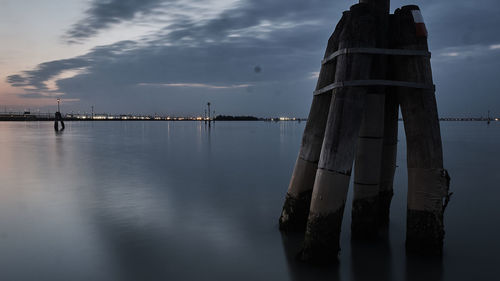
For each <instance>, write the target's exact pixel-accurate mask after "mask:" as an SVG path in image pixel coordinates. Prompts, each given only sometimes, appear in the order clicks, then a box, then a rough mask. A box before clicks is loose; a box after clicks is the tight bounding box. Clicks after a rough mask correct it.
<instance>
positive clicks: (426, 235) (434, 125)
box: [392, 5, 450, 255]
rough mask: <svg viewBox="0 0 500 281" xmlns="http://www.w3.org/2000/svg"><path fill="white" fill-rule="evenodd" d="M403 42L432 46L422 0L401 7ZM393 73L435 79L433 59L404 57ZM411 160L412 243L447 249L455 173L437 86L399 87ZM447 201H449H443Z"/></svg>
mask: <svg viewBox="0 0 500 281" xmlns="http://www.w3.org/2000/svg"><path fill="white" fill-rule="evenodd" d="M395 16H396V19H397V23H396V24H397V26H399V32H396V33H395V34H396V36H397V39H395V41H396V42H397V46H396V47H397V48H400V49H409V50H424V51H427V50H428V47H427V30H426V28H425V25H424V23H423V19H422V15H421V14H420V9H419V8H418V6H414V5H411V6H404V7H402V8H401V9H398V10H396V12H395ZM392 71H393V78H394V79H395V80H400V81H410V82H417V83H423V84H425V85H429V86H431V85H433V81H432V71H431V64H430V59H429V58H428V57H424V56H413V57H410V56H408V57H401V58H399V59H398V60H397V61H395V63H394V64H393V65H392ZM397 91H398V100H399V102H400V105H401V112H402V114H403V120H404V126H405V132H406V143H407V162H408V206H407V227H406V249H407V251H410V252H421V253H426V254H438V255H439V254H441V253H442V248H443V238H444V224H443V212H444V209H445V207H446V203H447V201H448V199H449V194H448V191H449V180H450V178H449V176H448V173H447V171H446V170H445V169H443V152H442V147H441V133H440V128H439V120H438V113H437V105H436V98H435V93H434V89H433V88H432V87H429V88H427V89H415V88H399V89H398V90H397ZM443 201H445V203H444V204H443Z"/></svg>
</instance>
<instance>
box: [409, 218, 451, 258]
mask: <svg viewBox="0 0 500 281" xmlns="http://www.w3.org/2000/svg"><path fill="white" fill-rule="evenodd" d="M443 239H444V226H443V216H442V214H441V215H440V216H439V215H436V214H434V213H432V212H428V211H419V210H408V211H407V227H406V251H407V252H409V253H417V254H423V255H431V256H440V255H442V253H443Z"/></svg>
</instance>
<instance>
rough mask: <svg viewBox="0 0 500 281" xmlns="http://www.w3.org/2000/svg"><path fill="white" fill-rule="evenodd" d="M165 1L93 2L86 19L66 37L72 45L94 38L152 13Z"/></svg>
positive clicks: (123, 0) (95, 0)
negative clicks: (100, 33)
mask: <svg viewBox="0 0 500 281" xmlns="http://www.w3.org/2000/svg"><path fill="white" fill-rule="evenodd" d="M163 2H168V1H165V0H93V1H92V2H91V4H90V8H88V9H87V11H85V17H84V18H83V19H81V20H80V21H78V22H77V23H75V24H74V25H73V26H72V27H71V29H70V30H68V32H67V33H66V35H65V38H66V39H67V40H68V42H70V43H74V42H78V41H80V40H82V39H86V38H88V37H91V36H94V35H95V34H97V33H98V32H99V31H101V30H102V29H106V28H108V27H110V26H111V25H113V24H117V23H120V22H123V21H128V20H132V19H134V18H135V17H136V16H137V15H139V14H141V13H142V14H144V13H150V12H152V11H154V9H155V8H158V7H159V6H160V4H161V3H163Z"/></svg>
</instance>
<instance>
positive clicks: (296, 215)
mask: <svg viewBox="0 0 500 281" xmlns="http://www.w3.org/2000/svg"><path fill="white" fill-rule="evenodd" d="M311 195H312V189H311V190H308V191H304V192H302V193H300V194H299V196H297V197H294V196H292V195H290V194H289V193H287V194H286V199H285V204H284V205H283V210H282V211H281V216H280V220H279V228H280V230H281V231H285V232H287V231H305V229H306V225H307V217H308V216H309V206H310V204H311Z"/></svg>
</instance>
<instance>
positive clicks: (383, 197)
mask: <svg viewBox="0 0 500 281" xmlns="http://www.w3.org/2000/svg"><path fill="white" fill-rule="evenodd" d="M392 196H394V192H393V191H392V190H386V191H381V192H379V195H378V210H377V213H378V217H377V222H378V225H379V227H387V226H389V221H390V211H391V201H392Z"/></svg>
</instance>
